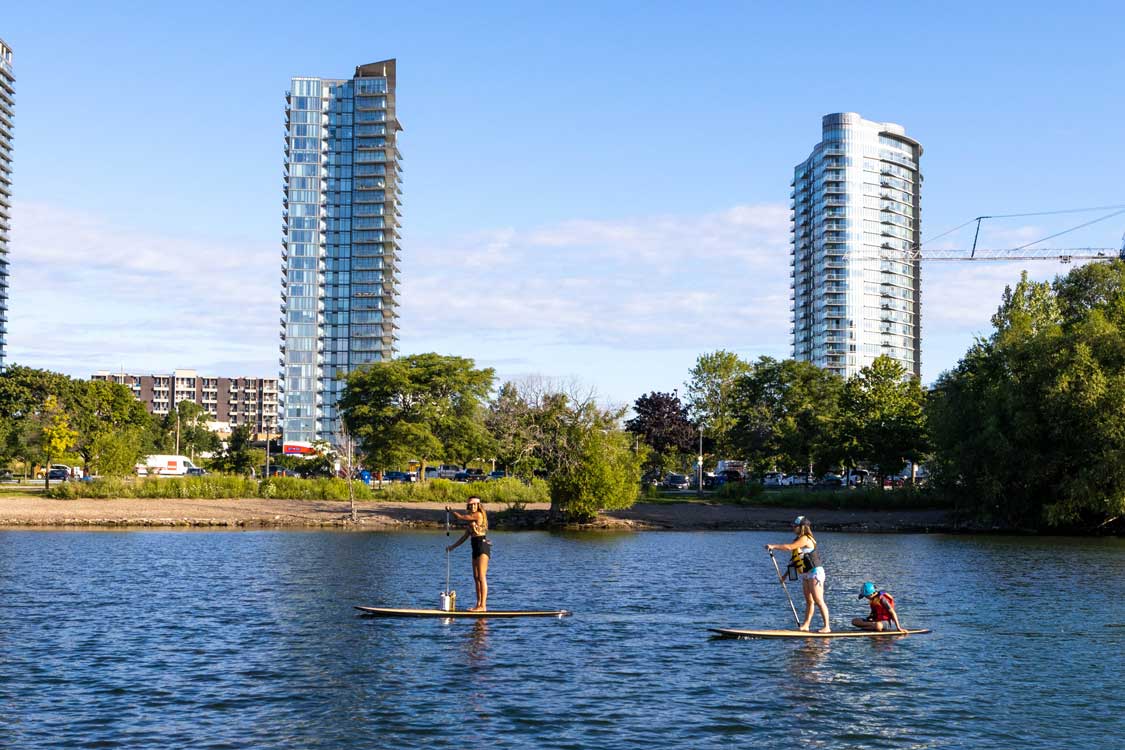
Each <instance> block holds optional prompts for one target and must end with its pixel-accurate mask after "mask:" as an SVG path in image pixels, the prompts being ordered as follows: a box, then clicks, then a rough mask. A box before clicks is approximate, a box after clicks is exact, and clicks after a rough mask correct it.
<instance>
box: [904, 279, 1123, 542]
mask: <svg viewBox="0 0 1125 750" xmlns="http://www.w3.org/2000/svg"><path fill="white" fill-rule="evenodd" d="M993 326H994V331H993V333H992V335H991V336H990V337H989V338H987V339H981V340H978V341H977V342H976V343H975V344H974V345H973V346H972V348H970V349H969V351H968V353H966V355H965V357H964V358H962V359H961V361H960V362H959V363H958V364H957V366H956V367H955V368H954V369H953V370H951V371H949V372H947V373H944V374H943V375H942V376H941V378H939V380H938V382H937V384H936V385H935V388H934V391H933V393H932V395H931V397H930V398H929V400H928V402H927V406H926V411H927V417H928V421H929V429H930V433H931V436H932V440H933V444H934V456H933V458H932V459H931V462H930V463H931V467H932V469H933V472H934V481H935V482H936V483H937V484H938V485H939V486H940V487H942V488H944V489H945V490H946V491H947V492H949V493H950V494H952V495H953V496H954V497H956V498H957V499H958V501H959V503H961V507H960V510H962V511H963V512H964V513H966V514H969V515H973V516H976V517H978V518H980V519H983V520H986V521H989V522H993V523H998V524H1002V525H1004V526H1009V527H1024V528H1026V527H1031V528H1042V527H1058V526H1064V525H1065V526H1071V527H1074V526H1081V527H1096V526H1101V525H1106V524H1109V523H1113V522H1114V521H1115V520H1116V519H1120V518H1121V517H1122V516H1123V515H1125V263H1123V262H1121V261H1113V262H1110V263H1096V264H1090V265H1087V266H1083V267H1080V268H1076V269H1074V270H1073V271H1071V272H1070V273H1069V274H1067V275H1066V276H1065V277H1060V278H1056V279H1055V281H1054V282H1053V283H1052V284H1049V285H1048V284H1044V283H1041V282H1032V281H1029V280H1028V278H1027V275H1026V274H1024V275H1023V276H1022V277H1021V279H1020V281H1019V283H1017V284H1016V286H1015V287H1014V288H1011V289H1008V290H1005V293H1004V297H1003V299H1002V303H1001V305H1000V307H999V309H998V310H997V313H996V315H995V316H994V317H993Z"/></svg>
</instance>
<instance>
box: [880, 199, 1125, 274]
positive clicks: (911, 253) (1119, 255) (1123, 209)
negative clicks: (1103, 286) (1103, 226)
mask: <svg viewBox="0 0 1125 750" xmlns="http://www.w3.org/2000/svg"><path fill="white" fill-rule="evenodd" d="M1105 209H1118V210H1116V211H1113V212H1112V213H1110V214H1107V215H1105V216H1102V217H1099V218H1097V219H1094V220H1092V221H1087V222H1083V223H1082V224H1079V225H1078V226H1074V227H1071V228H1069V229H1064V230H1063V231H1061V232H1056V233H1054V234H1051V235H1048V236H1046V237H1041V238H1040V239H1038V240H1035V241H1033V242H1028V243H1026V244H1023V245H1019V246H1018V247H1012V248H1002V249H985V248H978V247H977V241H978V240H979V239H980V227H981V222H983V221H984V220H985V219H1008V218H1013V217H1023V216H1046V215H1054V214H1067V213H1081V212H1085V211H1099V210H1105ZM1123 213H1125V206H1122V205H1117V206H1095V207H1093V208H1071V209H1063V210H1060V211H1038V212H1035V213H1023V214H1002V215H996V216H977V217H975V218H973V219H970V220H969V221H966V222H965V223H964V224H961V225H959V226H956V227H954V228H953V229H950V230H949V231H947V232H942V233H941V234H939V235H937V237H934V238H933V239H931V240H929V241H928V242H929V243H932V242H933V241H934V240H936V239H938V238H940V237H944V236H945V235H947V234H950V233H952V232H955V231H957V230H958V229H962V228H963V227H966V226H968V225H970V224H972V223H973V222H976V225H977V227H976V232H975V233H974V234H973V246H972V247H971V248H970V249H968V250H963V249H956V250H952V249H939V250H934V249H930V248H929V247H925V246H924V245H925V243H923V244H921V245H915V246H913V247H912V248H911V249H910V250H901V249H897V248H894V247H891V246H890V245H883V247H882V249H881V250H880V252H879V253H878V255H877V256H869V257H877V258H878V259H880V260H897V261H900V262H901V261H907V262H912V261H984V262H988V261H1025V260H1057V261H1059V262H1060V263H1072V262H1074V261H1076V260H1078V261H1108V260H1125V235H1122V237H1121V248H1120V249H1117V248H1109V247H1078V248H1042V247H1032V245H1038V244H1039V243H1040V242H1045V241H1046V240H1050V239H1054V238H1055V237H1060V236H1062V235H1064V234H1067V233H1069V232H1073V231H1075V230H1078V229H1082V228H1084V227H1088V226H1090V225H1091V224H1096V223H1098V222H1100V221H1105V220H1106V219H1110V218H1112V217H1114V216H1118V215H1120V214H1123Z"/></svg>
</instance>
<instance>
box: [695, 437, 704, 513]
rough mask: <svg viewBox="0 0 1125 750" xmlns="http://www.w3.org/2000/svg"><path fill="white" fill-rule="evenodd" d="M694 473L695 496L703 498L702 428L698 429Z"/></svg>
mask: <svg viewBox="0 0 1125 750" xmlns="http://www.w3.org/2000/svg"><path fill="white" fill-rule="evenodd" d="M695 471H696V478H695V481H696V485H695V487H696V495H697V497H703V428H702V427H700V428H699V458H698V459H696V463H695Z"/></svg>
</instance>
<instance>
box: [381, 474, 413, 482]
mask: <svg viewBox="0 0 1125 750" xmlns="http://www.w3.org/2000/svg"><path fill="white" fill-rule="evenodd" d="M383 481H384V482H413V481H414V477H413V475H411V473H410V472H408V471H388V472H384V473H383Z"/></svg>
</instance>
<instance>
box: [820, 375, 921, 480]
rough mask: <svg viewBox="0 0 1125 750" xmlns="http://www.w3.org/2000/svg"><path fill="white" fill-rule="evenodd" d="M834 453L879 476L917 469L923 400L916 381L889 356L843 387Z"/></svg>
mask: <svg viewBox="0 0 1125 750" xmlns="http://www.w3.org/2000/svg"><path fill="white" fill-rule="evenodd" d="M842 395H843V401H842V414H841V415H840V423H841V427H842V429H841V430H840V431H839V432H838V433H837V435H838V437H837V449H838V450H840V451H841V453H842V454H843V455H842V456H841V457H842V458H843V460H844V461H845V462H846V463H847V464H848V465H849V466H855V465H856V463H858V462H863V463H866V464H868V465H871V466H875V467H878V470H879V475H880V476H888V475H891V474H896V473H898V471H899V470H901V469H902V467H903V463H904V462H905V461H910V462H912V463H915V464H917V463H918V462H919V461H920V460H921V458H922V456H923V455H924V454H925V451H926V445H927V443H926V424H925V414H924V411H923V406H924V402H925V395H924V393H923V391H922V385H921V383H920V382H919V381H918V380H917V378H913V377H907V373H906V368H905V367H903V366H902V364H901V363H899V362H898V361H897V360H894V359H891V358H890V357H876V358H875V361H874V362H872V363H871V364H870V365H868V366H867V367H864V368H863V369H862V370H860V371H859V374H858V375H856V376H855V377H853V378H851V379H849V380H848V381H847V383H845V384H844V389H843V394H842Z"/></svg>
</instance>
